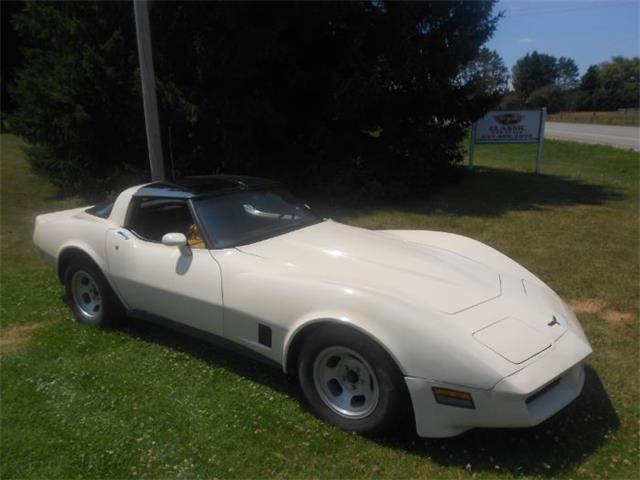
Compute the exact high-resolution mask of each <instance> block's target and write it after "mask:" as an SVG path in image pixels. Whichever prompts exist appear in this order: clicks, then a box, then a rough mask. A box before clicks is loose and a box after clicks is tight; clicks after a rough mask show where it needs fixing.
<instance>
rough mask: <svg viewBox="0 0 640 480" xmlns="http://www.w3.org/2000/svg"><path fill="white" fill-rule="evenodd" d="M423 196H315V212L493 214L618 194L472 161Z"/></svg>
mask: <svg viewBox="0 0 640 480" xmlns="http://www.w3.org/2000/svg"><path fill="white" fill-rule="evenodd" d="M427 197H428V198H426V199H423V200H413V201H407V202H396V203H389V202H373V203H372V202H369V201H367V203H366V205H362V204H355V205H353V206H350V207H344V206H343V205H344V204H345V203H346V202H342V201H340V200H337V201H335V200H334V201H333V202H332V203H331V204H328V203H326V202H322V201H320V202H319V205H318V207H317V208H316V209H317V210H319V213H320V214H322V215H324V216H332V217H334V218H340V217H342V216H349V215H354V214H366V213H371V212H372V211H374V210H376V209H381V208H385V209H388V208H392V209H398V210H400V211H405V212H407V213H421V214H429V213H445V214H447V213H449V214H457V215H467V216H475V217H494V216H499V215H502V214H504V213H506V212H508V211H524V210H542V209H544V208H545V207H549V206H568V205H603V204H605V203H608V202H611V201H615V200H622V199H624V198H625V196H624V195H623V194H621V193H620V192H618V191H616V190H615V189H613V188H611V187H609V186H605V185H596V184H590V183H584V182H582V181H580V180H577V179H573V178H568V177H561V176H557V175H536V174H534V173H528V172H519V171H513V170H504V169H498V168H489V167H476V169H475V170H473V171H472V172H468V173H466V174H465V175H463V176H462V177H461V178H460V179H459V180H458V181H457V182H456V183H455V184H453V185H448V186H446V187H442V188H441V189H439V190H437V191H434V192H431V193H429V192H427Z"/></svg>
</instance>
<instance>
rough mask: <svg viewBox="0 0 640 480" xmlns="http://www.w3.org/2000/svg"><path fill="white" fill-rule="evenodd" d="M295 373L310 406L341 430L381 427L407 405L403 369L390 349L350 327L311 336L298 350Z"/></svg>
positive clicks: (378, 430) (379, 429)
mask: <svg viewBox="0 0 640 480" xmlns="http://www.w3.org/2000/svg"><path fill="white" fill-rule="evenodd" d="M298 377H299V380H300V386H301V387H302V391H303V393H304V395H305V397H306V399H307V401H308V403H309V406H310V407H311V409H312V410H313V412H314V413H315V414H316V415H317V416H318V417H320V418H321V419H323V420H325V421H327V422H329V423H331V424H333V425H335V426H337V427H339V428H342V429H344V430H349V431H354V432H357V433H362V434H378V433H384V432H386V431H388V430H389V429H390V428H391V427H392V426H395V425H397V424H398V423H397V420H398V419H399V418H406V417H407V415H406V414H407V413H408V409H410V405H408V395H407V390H406V386H405V385H404V380H403V378H402V374H401V372H400V371H399V369H398V367H397V366H396V365H395V363H394V362H393V360H392V359H391V358H390V356H389V354H388V353H387V352H386V351H385V350H384V349H383V348H381V347H380V346H379V345H378V344H377V343H375V342H374V341H372V340H371V339H369V338H368V337H367V336H365V335H364V334H361V333H359V332H357V331H355V330H352V329H349V328H345V327H342V326H335V327H333V328H325V329H323V330H321V331H320V332H318V333H317V334H314V335H312V336H310V337H309V338H308V339H307V340H306V342H305V344H304V345H303V347H302V350H301V351H300V357H299V363H298Z"/></svg>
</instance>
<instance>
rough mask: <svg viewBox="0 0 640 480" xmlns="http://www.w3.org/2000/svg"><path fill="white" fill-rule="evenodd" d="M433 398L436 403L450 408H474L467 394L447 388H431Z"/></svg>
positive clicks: (471, 399)
mask: <svg viewBox="0 0 640 480" xmlns="http://www.w3.org/2000/svg"><path fill="white" fill-rule="evenodd" d="M432 390H433V396H434V397H435V399H436V402H438V403H440V404H442V405H449V406H450V407H460V408H476V407H475V405H474V404H473V398H471V394H470V393H469V392H461V391H458V390H451V389H448V388H440V387H433V388H432Z"/></svg>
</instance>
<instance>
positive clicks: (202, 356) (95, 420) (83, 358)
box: [0, 135, 640, 478]
mask: <svg viewBox="0 0 640 480" xmlns="http://www.w3.org/2000/svg"><path fill="white" fill-rule="evenodd" d="M1 140H2V150H1V155H2V157H1V174H2V179H1V181H2V184H1V187H2V190H1V201H2V210H1V214H2V216H1V222H2V242H1V249H2V250H1V252H2V257H1V310H0V312H1V328H0V348H1V353H0V360H1V367H0V368H1V370H0V372H1V373H0V380H1V385H0V387H1V390H0V400H1V405H0V407H1V408H0V416H1V430H0V477H2V478H15V477H20V478H35V477H38V478H72V477H86V478H127V477H150V478H167V477H192V478H193V477H219V478H220V477H229V478H263V477H305V478H306V477H323V478H328V477H331V478H335V477H349V478H361V477H396V478H398V477H400V478H409V477H421V478H434V477H435V478H470V477H475V478H482V477H492V478H493V477H503V478H509V477H516V476H518V477H519V476H531V477H554V478H560V477H563V478H579V477H599V478H612V477H616V478H637V476H638V472H639V467H640V465H639V453H640V452H639V451H638V444H639V440H640V438H639V436H638V434H639V428H640V423H639V422H640V416H639V407H640V398H639V387H640V385H639V381H638V380H639V374H638V372H639V362H638V353H639V347H638V345H639V343H638V340H639V338H638V336H639V335H638V301H639V295H638V293H639V292H638V290H639V285H638V282H639V271H638V269H639V266H638V265H639V258H638V251H639V250H638V249H639V244H638V243H639V242H638V235H639V224H638V221H639V220H638V218H639V211H638V183H639V172H638V167H639V159H638V154H637V153H632V152H627V151H622V150H617V149H610V148H607V147H601V146H592V145H577V144H572V143H566V142H557V141H548V142H546V145H545V150H544V162H543V172H544V175H540V176H536V175H533V174H532V173H530V172H531V170H532V169H533V160H534V156H535V152H534V149H535V147H533V146H484V147H478V148H477V150H476V158H477V160H478V164H479V167H478V168H477V169H476V171H475V172H474V173H472V174H468V175H465V176H464V177H463V178H462V179H461V180H460V181H459V182H458V183H457V184H455V185H452V186H449V187H446V188H444V189H442V190H440V191H437V192H426V194H427V195H428V197H427V198H428V199H427V200H422V201H416V202H409V203H404V204H399V205H371V206H366V205H363V206H362V207H360V208H349V209H346V208H339V207H337V206H335V205H333V206H331V205H324V206H320V207H321V210H323V211H326V212H330V213H331V215H332V216H334V218H336V219H338V220H341V221H345V222H347V223H351V224H354V225H361V226H365V227H370V228H408V229H410V228H417V229H437V230H445V231H449V232H456V233H460V234H464V235H470V236H472V237H474V238H477V239H479V240H481V241H484V242H486V243H488V244H490V245H492V246H494V247H496V248H498V249H500V250H502V251H503V252H505V253H506V254H508V255H510V256H511V257H513V258H514V259H516V260H517V261H519V262H521V263H522V264H524V265H525V266H526V267H528V268H529V269H530V270H532V271H533V272H534V273H536V274H537V275H538V276H540V277H541V278H542V279H543V280H545V281H546V282H547V283H549V284H550V285H551V287H552V288H554V289H555V290H556V291H557V292H558V293H559V294H560V295H561V296H562V297H564V298H565V299H567V300H569V301H571V303H572V305H574V307H575V309H576V310H577V311H578V316H579V318H580V321H581V322H582V325H583V326H584V328H585V330H586V333H587V335H588V336H589V338H590V340H591V342H592V345H593V348H594V353H593V355H592V356H591V357H590V358H589V359H588V362H587V364H588V368H587V380H586V385H585V389H584V392H583V394H582V396H581V397H580V398H579V399H578V400H577V401H575V402H574V403H573V404H571V405H570V406H569V407H568V408H566V409H565V410H564V411H562V412H561V413H559V414H558V415H556V416H555V417H553V418H551V419H550V420H548V421H546V422H544V423H543V424H541V425H540V426H538V427H536V428H531V429H499V430H491V429H477V430H472V431H470V432H467V433H465V434H463V435H461V436H459V437H456V438H452V439H440V440H424V439H419V438H417V437H415V435H413V434H412V433H411V432H410V431H399V432H397V433H396V434H395V435H391V436H389V437H387V438H375V439H368V438H364V437H361V436H358V435H353V434H349V433H345V432H342V431H339V430H337V429H334V428H333V427H331V426H329V425H326V424H324V423H322V422H320V421H318V420H316V419H315V418H314V417H313V416H312V415H311V414H310V413H308V411H307V410H306V409H305V407H304V404H303V402H302V401H301V400H300V397H299V394H298V388H297V385H296V382H295V381H294V380H292V379H289V378H287V377H285V376H284V375H283V374H282V373H281V372H280V371H278V370H275V369H272V368H270V367H268V366H263V365H260V364H256V363H254V362H252V361H249V360H245V359H244V358H242V357H240V356H238V355H236V354H232V353H228V352H226V351H223V350H219V349H216V348H214V347H211V346H208V345H206V344H204V343H200V342H198V341H195V340H191V339H188V338H186V337H183V336H179V335H176V334H174V333H171V332H167V331H164V330H162V329H159V328H154V327H150V326H147V325H144V324H141V323H132V324H130V325H129V326H127V327H123V328H121V329H119V330H114V331H103V330H99V329H96V328H90V327H86V326H84V325H81V324H78V323H75V322H74V321H73V320H72V317H71V314H70V312H69V311H68V310H67V308H66V306H65V305H64V303H63V300H62V295H63V289H62V287H61V286H60V285H59V283H58V281H57V279H56V277H55V274H54V270H53V268H52V267H51V266H49V265H48V264H45V263H44V262H43V261H42V260H41V259H40V258H39V256H38V254H37V253H36V251H35V250H34V248H33V247H32V245H31V229H32V224H33V218H34V216H35V215H36V214H37V213H41V212H46V211H52V210H57V209H60V208H66V207H70V206H74V205H76V204H77V202H78V200H77V199H74V198H70V199H65V200H61V199H60V198H59V197H56V194H57V192H56V191H55V190H54V189H53V188H52V187H51V186H50V185H49V184H48V183H47V182H46V181H45V180H43V179H41V178H39V177H36V176H35V175H34V174H33V173H32V172H31V171H30V168H29V166H28V164H27V163H26V161H25V159H24V156H23V154H22V151H21V146H22V143H21V141H20V140H19V139H17V138H16V137H13V136H10V135H3V136H2V138H1ZM90 174H91V172H87V175H90Z"/></svg>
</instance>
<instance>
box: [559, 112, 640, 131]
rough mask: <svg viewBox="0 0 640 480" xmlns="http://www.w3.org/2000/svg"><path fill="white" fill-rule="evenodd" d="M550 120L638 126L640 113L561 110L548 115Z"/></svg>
mask: <svg viewBox="0 0 640 480" xmlns="http://www.w3.org/2000/svg"><path fill="white" fill-rule="evenodd" d="M547 120H548V121H549V122H569V123H595V124H600V125H620V126H624V127H637V126H639V125H640V115H638V114H633V113H618V111H613V112H559V113H552V114H549V115H548V116H547Z"/></svg>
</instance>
